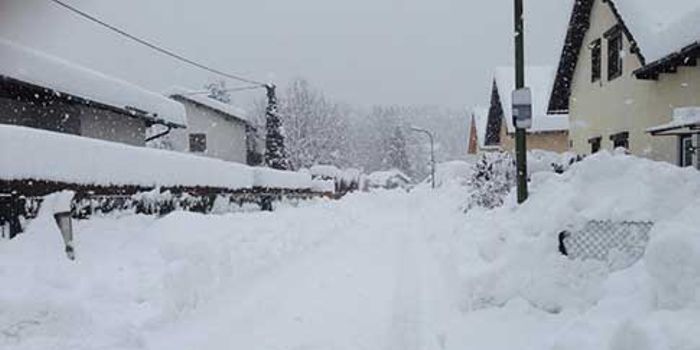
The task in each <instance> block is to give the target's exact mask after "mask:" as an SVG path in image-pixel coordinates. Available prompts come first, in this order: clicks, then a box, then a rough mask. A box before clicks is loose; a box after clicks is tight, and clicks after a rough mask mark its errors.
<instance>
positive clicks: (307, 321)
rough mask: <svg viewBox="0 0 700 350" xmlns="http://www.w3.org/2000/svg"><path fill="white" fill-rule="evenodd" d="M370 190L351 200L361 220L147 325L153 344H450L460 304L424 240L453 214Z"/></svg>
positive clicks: (404, 349) (407, 348) (408, 347)
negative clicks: (169, 319) (155, 325)
mask: <svg viewBox="0 0 700 350" xmlns="http://www.w3.org/2000/svg"><path fill="white" fill-rule="evenodd" d="M368 199H369V198H364V199H350V201H356V202H357V201H362V202H363V203H364V204H363V205H357V206H354V205H350V204H348V205H347V206H346V209H350V208H355V209H356V210H358V211H357V212H355V213H352V214H351V213H347V214H351V215H353V217H355V218H356V219H355V220H352V221H349V223H348V224H347V225H344V226H343V227H338V230H337V232H327V234H328V235H329V236H332V237H333V238H332V239H330V240H327V241H324V243H323V244H320V245H318V246H317V248H316V249H313V250H311V251H307V252H306V253H304V254H302V255H300V256H298V257H296V258H291V259H289V260H286V261H284V262H282V264H280V265H278V266H277V267H275V268H272V269H269V270H267V271H265V272H264V273H261V274H259V275H258V276H256V278H255V279H254V280H252V281H251V282H250V283H249V284H248V285H246V286H245V288H239V287H238V286H235V285H233V286H228V287H230V288H223V289H221V290H220V291H218V293H217V296H216V297H214V298H213V299H211V300H209V301H208V302H207V303H206V305H205V306H203V307H202V308H200V309H198V310H196V311H195V312H194V313H193V314H192V315H190V316H188V317H187V319H186V320H183V321H181V322H177V323H175V324H174V325H172V326H170V327H167V328H165V329H160V330H157V331H155V332H153V333H151V334H149V335H148V337H147V339H148V348H153V349H162V348H169V349H173V348H174V349H230V348H241V349H244V348H245V349H397V350H398V349H401V350H414V349H415V350H417V349H444V348H445V347H446V340H447V339H446V333H445V331H446V329H445V326H446V324H445V322H446V321H447V320H449V319H451V317H446V316H447V314H449V313H451V312H452V313H454V312H457V310H458V308H457V305H456V303H455V302H454V301H455V299H454V297H453V296H454V293H453V292H454V291H453V290H450V288H449V287H448V283H447V281H448V280H449V279H447V278H446V276H445V274H444V272H445V269H443V268H442V266H441V263H440V262H439V261H438V260H437V259H436V258H435V255H434V254H433V252H432V251H431V250H430V249H431V245H430V244H428V243H427V242H426V240H427V239H428V237H429V233H430V230H439V229H441V228H445V227H449V225H445V224H446V223H445V221H444V219H445V217H447V216H449V215H445V214H444V213H443V214H441V213H440V212H439V211H437V210H430V208H429V207H426V206H423V205H420V203H418V202H416V201H413V200H411V199H412V198H411V197H409V196H407V195H405V194H400V193H393V194H385V195H382V196H373V198H371V201H369V202H367V201H368ZM315 219H316V218H315V217H299V220H301V221H305V220H310V221H308V222H305V223H304V225H309V226H312V225H314V222H313V220H315ZM439 222H441V224H440V225H437V224H436V223H439ZM304 225H301V226H302V227H303V226H304ZM302 229H303V228H302Z"/></svg>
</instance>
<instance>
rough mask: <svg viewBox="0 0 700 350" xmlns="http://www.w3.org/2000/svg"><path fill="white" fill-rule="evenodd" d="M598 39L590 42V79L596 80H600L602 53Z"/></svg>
mask: <svg viewBox="0 0 700 350" xmlns="http://www.w3.org/2000/svg"><path fill="white" fill-rule="evenodd" d="M600 46H601V45H600V39H598V40H596V41H594V42H593V43H591V81H592V82H596V81H598V80H600V73H601V66H602V54H601V47H600Z"/></svg>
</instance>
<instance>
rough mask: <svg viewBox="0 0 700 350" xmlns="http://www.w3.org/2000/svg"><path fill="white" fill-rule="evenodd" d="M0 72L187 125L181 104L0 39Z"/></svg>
mask: <svg viewBox="0 0 700 350" xmlns="http://www.w3.org/2000/svg"><path fill="white" fill-rule="evenodd" d="M0 75H2V76H6V77H9V78H13V79H16V80H20V81H23V82H26V83H30V84H33V85H37V86H41V87H46V88H49V89H52V90H54V91H57V92H60V93H65V94H69V95H73V96H77V97H80V98H84V99H86V100H90V101H94V102H99V103H102V104H105V105H109V106H113V107H117V108H120V109H125V110H128V109H131V108H136V109H138V110H143V111H145V112H147V118H149V119H151V120H154V121H156V122H162V123H166V124H170V125H177V126H186V125H187V119H186V117H185V108H184V107H183V106H182V104H180V103H178V102H176V101H173V100H170V99H168V98H165V97H164V96H161V95H159V94H156V93H153V92H150V91H147V90H145V89H143V88H140V87H138V86H136V85H133V84H131V83H128V82H125V81H123V80H119V79H116V78H113V77H109V76H107V75H105V74H103V73H100V72H97V71H94V70H91V69H88V68H85V67H81V66H79V65H76V64H73V63H71V62H68V61H66V60H63V59H61V58H58V57H55V56H51V55H48V54H45V53H42V52H39V51H36V50H34V49H30V48H27V47H23V46H20V45H17V44H15V43H12V42H10V41H7V40H5V39H2V38H0Z"/></svg>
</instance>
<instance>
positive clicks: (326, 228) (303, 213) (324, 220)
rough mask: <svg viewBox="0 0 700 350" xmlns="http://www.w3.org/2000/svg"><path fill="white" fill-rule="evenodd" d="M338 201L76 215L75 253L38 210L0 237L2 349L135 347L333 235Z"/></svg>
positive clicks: (338, 222)
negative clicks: (225, 290) (20, 230)
mask: <svg viewBox="0 0 700 350" xmlns="http://www.w3.org/2000/svg"><path fill="white" fill-rule="evenodd" d="M312 204H313V205H312ZM341 210H343V209H342V208H341V207H339V206H338V204H337V203H332V202H326V201H315V202H310V203H307V204H305V205H304V206H303V207H300V208H282V209H279V210H277V211H276V212H275V213H274V214H272V213H263V212H257V213H247V214H228V215H221V216H217V215H208V216H207V215H199V214H192V213H186V212H175V213H173V214H171V215H169V216H167V217H164V218H160V219H156V218H154V217H146V216H136V215H127V216H124V217H104V218H98V217H95V218H93V219H91V220H89V221H79V222H77V223H76V228H75V232H76V236H75V239H76V240H75V246H76V254H77V260H76V261H74V262H71V261H68V260H67V259H66V258H65V254H64V253H63V248H62V247H63V242H62V239H61V236H60V233H59V232H58V229H57V228H56V226H55V223H53V217H51V215H50V214H51V213H49V212H46V211H44V212H42V213H41V214H40V216H39V217H38V218H37V219H36V220H34V221H32V222H31V224H30V226H29V228H28V231H27V232H26V233H25V234H23V235H20V236H19V237H18V238H17V239H15V240H13V241H9V242H3V244H1V245H0V286H2V288H0V348H1V349H9V348H12V349H76V348H79V349H98V348H114V349H135V348H140V347H141V346H142V345H143V343H142V342H143V339H142V335H143V334H144V332H147V331H148V330H150V329H154V328H159V327H160V326H163V325H164V324H168V323H172V322H174V321H176V320H178V319H180V318H186V317H187V315H188V314H189V313H190V312H191V311H192V310H194V309H196V308H198V307H199V306H201V305H202V304H203V303H205V302H206V300H208V299H211V298H212V297H213V296H215V295H216V294H217V293H220V292H221V289H222V286H223V285H229V286H231V285H234V286H235V285H238V286H240V287H243V286H246V285H249V284H250V281H251V280H252V279H254V278H255V276H256V275H257V274H259V273H260V272H261V271H264V270H266V269H270V268H272V267H274V266H276V265H279V264H281V263H282V262H289V261H290V260H292V259H293V258H294V257H295V256H298V255H300V254H302V253H304V252H305V251H307V250H311V249H313V248H314V247H316V246H317V245H318V244H320V243H321V242H323V241H327V240H330V239H333V238H334V235H333V234H332V233H333V232H337V231H338V228H339V227H344V226H347V225H348V220H350V219H351V217H352V215H338V212H339V211H341ZM304 222H306V223H314V224H313V225H306V226H303V223H304ZM302 227H303V228H302Z"/></svg>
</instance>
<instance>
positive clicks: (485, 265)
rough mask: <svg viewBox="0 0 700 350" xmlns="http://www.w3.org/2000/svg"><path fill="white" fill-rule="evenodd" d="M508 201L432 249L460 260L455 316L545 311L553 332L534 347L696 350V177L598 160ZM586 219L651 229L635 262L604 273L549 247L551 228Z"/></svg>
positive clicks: (622, 159)
mask: <svg viewBox="0 0 700 350" xmlns="http://www.w3.org/2000/svg"><path fill="white" fill-rule="evenodd" d="M514 202H515V199H514V198H513V195H512V194H511V197H510V198H509V200H508V201H507V203H506V205H505V206H503V207H501V208H499V209H495V210H492V211H487V210H485V209H474V210H472V211H470V212H469V213H468V214H467V218H466V219H465V223H464V225H465V227H467V229H466V231H465V232H463V233H461V234H452V235H450V236H449V238H448V239H446V240H444V241H443V242H442V243H440V244H438V246H440V245H442V247H441V249H442V250H443V251H448V252H451V253H449V254H448V255H452V256H453V259H455V260H458V261H460V262H459V264H458V265H459V266H460V276H461V279H462V283H463V286H462V288H463V290H462V295H464V300H463V304H464V305H463V307H464V309H465V310H468V311H471V312H472V313H473V314H479V311H478V310H499V309H503V308H505V309H510V308H512V305H513V303H516V304H519V303H522V302H523V301H524V302H525V303H526V304H527V305H529V307H526V308H524V309H523V308H522V307H517V308H515V309H518V310H514V311H513V312H512V313H510V315H509V318H510V319H511V320H513V319H518V317H521V316H522V315H520V316H519V315H518V314H519V313H523V312H524V313H532V312H534V311H523V310H526V309H528V308H532V309H534V310H539V311H538V312H542V313H544V314H551V315H555V316H554V317H556V318H557V319H558V320H559V325H558V326H556V327H554V328H552V329H551V332H550V335H551V337H550V339H543V340H542V343H541V344H540V345H539V347H534V348H551V349H613V350H627V349H698V348H700V340H699V339H698V337H697V334H700V234H699V231H698V230H699V229H698V227H700V215H698V214H697V213H698V212H700V174H699V173H698V172H697V171H696V170H693V169H680V168H677V167H675V166H673V165H669V164H665V163H657V162H652V161H648V160H644V159H638V158H635V157H630V156H624V155H611V154H608V153H601V154H598V155H595V156H592V157H590V158H588V159H586V160H584V161H583V162H580V163H577V164H574V165H573V166H572V168H571V169H570V170H569V171H568V172H566V173H565V174H563V175H557V174H554V173H550V172H542V173H537V174H534V175H533V181H532V186H531V197H530V199H529V200H528V201H527V202H526V203H525V204H524V205H522V206H520V207H518V206H516V205H515V204H514ZM588 220H613V221H625V220H632V221H637V220H639V221H653V222H655V226H654V228H653V230H652V232H651V242H650V243H649V245H648V247H647V251H646V254H645V255H644V257H643V258H642V260H641V261H639V262H638V263H637V264H635V265H634V266H632V267H631V268H629V269H627V270H623V271H619V272H611V271H610V270H609V269H608V267H607V265H606V264H604V263H602V262H597V261H571V260H569V259H567V258H565V257H563V256H561V255H560V254H559V252H558V249H557V248H558V240H557V238H558V237H557V235H558V233H559V232H561V231H562V230H564V229H567V228H572V227H577V226H578V225H582V224H583V223H585V222H586V221H588ZM494 312H495V311H494ZM499 312H505V311H499ZM490 313H491V311H489V314H490ZM506 314H508V312H506ZM480 315H482V316H483V314H480ZM484 327H486V326H484ZM494 327H496V328H493V329H494V330H495V329H497V326H495V325H494ZM473 345H478V344H473Z"/></svg>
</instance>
